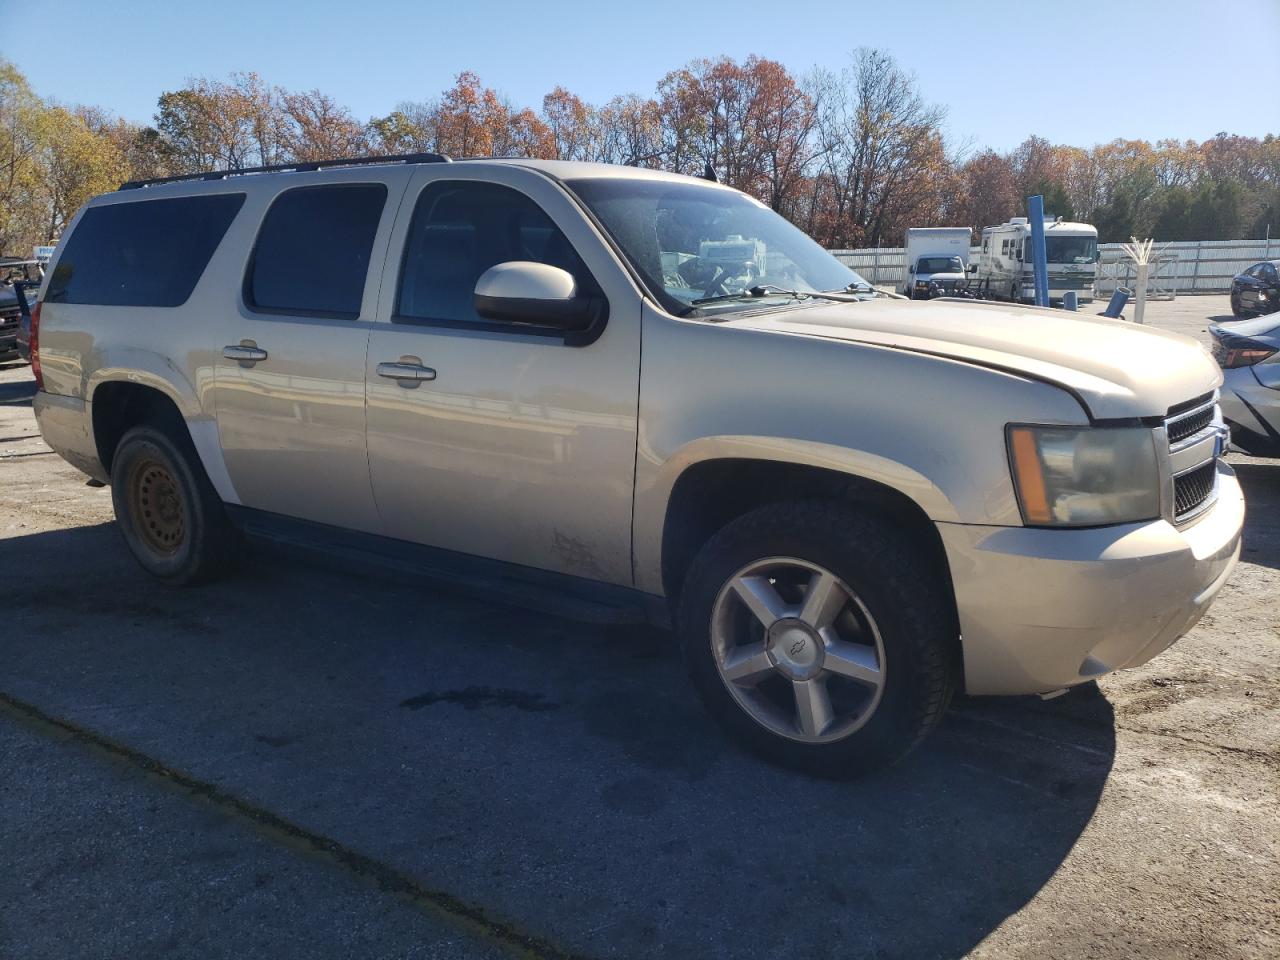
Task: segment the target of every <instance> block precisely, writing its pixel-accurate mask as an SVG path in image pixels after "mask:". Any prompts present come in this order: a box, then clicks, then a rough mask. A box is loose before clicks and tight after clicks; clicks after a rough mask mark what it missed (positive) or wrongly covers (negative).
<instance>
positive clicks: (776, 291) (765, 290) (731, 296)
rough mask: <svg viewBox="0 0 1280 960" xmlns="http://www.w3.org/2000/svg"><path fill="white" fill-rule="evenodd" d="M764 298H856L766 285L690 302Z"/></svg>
mask: <svg viewBox="0 0 1280 960" xmlns="http://www.w3.org/2000/svg"><path fill="white" fill-rule="evenodd" d="M763 297H790V298H791V299H793V300H808V299H809V298H810V297H819V298H821V299H823V300H834V301H836V302H837V303H854V302H856V299H857V298H856V297H852V296H848V295H847V293H844V292H841V293H835V292H832V293H824V292H822V291H819V290H786V289H784V288H782V287H775V286H774V285H773V284H765V285H764V286H755V287H749V288H748V289H746V290H743V291H741V292H740V293H722V294H720V295H719V296H716V297H700V298H699V299H697V300H691V301H689V302H690V303H692V304H693V305H694V306H695V307H700V306H702V305H704V304H707V303H726V302H728V301H730V300H759V299H761V298H763Z"/></svg>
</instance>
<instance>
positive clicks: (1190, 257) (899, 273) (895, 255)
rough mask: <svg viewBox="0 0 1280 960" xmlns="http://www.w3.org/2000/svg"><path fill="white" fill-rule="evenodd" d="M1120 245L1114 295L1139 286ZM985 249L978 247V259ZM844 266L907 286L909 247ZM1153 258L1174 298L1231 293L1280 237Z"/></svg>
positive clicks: (880, 250)
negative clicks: (1118, 290) (1237, 279)
mask: <svg viewBox="0 0 1280 960" xmlns="http://www.w3.org/2000/svg"><path fill="white" fill-rule="evenodd" d="M1120 247H1121V245H1120V244H1118V243H1102V244H1099V245H1098V253H1099V263H1098V293H1099V295H1103V296H1105V295H1109V294H1111V292H1112V291H1114V290H1115V288H1116V286H1117V284H1120V285H1123V286H1127V287H1132V286H1133V264H1132V263H1130V262H1129V261H1128V260H1126V259H1125V257H1124V254H1123V253H1121V252H1120ZM979 250H980V248H979V247H972V248H971V249H970V251H969V254H970V256H971V257H977V255H978V253H979ZM831 253H832V254H833V255H834V256H835V258H836V259H837V260H839V261H841V262H842V263H845V264H848V265H849V266H850V267H852V268H853V269H854V270H856V271H858V273H860V274H861V275H862V276H863V277H865V278H866V279H867V280H869V281H871V282H872V283H874V284H877V285H884V286H890V285H892V286H901V285H902V279H903V276H904V275H905V273H906V269H907V267H906V262H905V256H906V250H905V249H904V248H903V247H868V248H865V249H862V250H832V251H831ZM1152 255H1153V257H1154V258H1155V259H1157V260H1158V261H1159V265H1158V267H1157V269H1155V270H1153V272H1152V280H1153V283H1154V285H1156V286H1158V287H1159V288H1160V290H1161V291H1164V292H1167V293H1169V294H1172V295H1177V294H1179V293H1184V294H1185V293H1225V292H1226V291H1227V290H1228V289H1230V287H1231V278H1232V277H1234V276H1235V275H1236V274H1237V273H1239V272H1240V271H1241V270H1244V269H1246V268H1248V267H1250V266H1252V265H1253V264H1255V263H1257V262H1258V261H1259V260H1273V259H1275V258H1277V257H1280V239H1273V240H1203V241H1200V240H1181V241H1176V242H1174V243H1161V242H1160V241H1158V240H1157V241H1156V244H1155V247H1154V248H1152Z"/></svg>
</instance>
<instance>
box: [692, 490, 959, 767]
mask: <svg viewBox="0 0 1280 960" xmlns="http://www.w3.org/2000/svg"><path fill="white" fill-rule="evenodd" d="M679 625H680V632H681V639H682V642H683V648H684V656H685V662H686V666H687V667H688V670H689V673H690V676H691V677H692V679H693V683H694V686H695V687H696V688H697V690H698V693H699V695H700V696H701V697H702V699H703V702H704V703H705V704H706V706H707V708H708V710H709V711H710V712H711V714H712V715H713V716H714V717H715V718H716V719H717V720H718V721H719V722H720V723H721V724H722V725H723V726H724V727H725V729H726V730H727V731H728V732H729V733H730V735H732V736H733V737H734V738H735V739H737V740H738V741H739V742H741V743H742V744H744V745H745V746H746V747H748V748H749V749H751V750H753V751H754V752H756V753H758V754H760V755H761V756H763V757H765V758H766V759H768V760H770V761H772V762H774V763H778V764H781V765H783V766H787V767H791V768H793V769H797V770H802V771H804V772H806V773H809V774H811V775H814V776H819V777H828V778H848V777H854V776H859V775H862V774H865V773H868V772H870V771H872V770H876V769H880V768H882V767H885V766H888V765H889V764H891V763H893V762H894V761H896V760H898V759H899V758H900V757H902V756H903V755H904V754H906V753H907V752H908V751H909V750H910V749H911V748H912V747H914V746H915V745H916V744H917V743H919V742H920V741H921V740H922V739H923V738H924V736H925V735H926V734H927V733H928V732H929V731H930V730H932V729H933V727H934V726H935V725H936V724H937V722H938V721H939V719H940V718H941V717H942V715H943V713H944V712H945V710H946V708H947V705H948V703H949V702H950V699H951V696H952V693H953V691H954V688H955V685H956V682H957V678H958V676H959V656H958V650H959V647H958V631H957V629H956V627H955V623H954V614H953V613H952V612H951V605H950V602H949V598H948V597H947V595H946V592H945V590H944V589H943V585H942V583H941V582H940V577H939V576H938V574H937V573H936V572H935V571H934V570H933V569H932V567H931V565H930V564H928V563H927V562H926V561H925V559H924V556H923V554H922V552H921V551H920V550H919V549H918V548H916V547H915V546H913V545H912V544H911V541H910V539H909V538H907V537H904V536H903V533H902V531H900V530H895V529H894V528H892V527H890V526H889V525H887V524H885V523H883V522H881V521H879V520H877V519H875V518H873V517H870V516H867V515H864V514H863V513H860V512H858V511H857V510H854V509H853V508H851V507H849V506H847V505H845V504H841V503H836V502H827V501H798V502H793V503H784V504H771V505H768V506H764V507H760V508H758V509H756V510H754V511H752V512H751V513H748V514H746V515H744V516H742V517H740V518H738V519H737V520H734V521H732V522H731V523H729V524H728V525H727V526H725V527H724V528H723V529H722V530H721V531H720V532H719V533H717V534H716V535H715V536H713V537H712V538H711V539H710V540H709V541H708V542H707V544H706V545H705V546H704V547H703V548H702V550H701V551H700V552H699V554H698V556H697V557H696V558H695V560H694V562H693V564H692V566H691V567H690V570H689V574H688V576H687V578H686V581H685V587H684V592H683V594H682V599H681V604H680V615H679Z"/></svg>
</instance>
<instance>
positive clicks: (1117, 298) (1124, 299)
mask: <svg viewBox="0 0 1280 960" xmlns="http://www.w3.org/2000/svg"><path fill="white" fill-rule="evenodd" d="M1131 296H1133V291H1132V290H1130V289H1129V288H1128V287H1116V292H1115V293H1113V294H1112V295H1111V302H1110V303H1108V304H1107V309H1105V310H1103V311H1102V315H1103V316H1104V317H1110V318H1111V319H1113V320H1115V319H1118V318H1119V316H1120V314H1122V313H1124V305H1125V304H1126V303H1128V302H1129V298H1130V297H1131Z"/></svg>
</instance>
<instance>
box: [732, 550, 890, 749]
mask: <svg viewBox="0 0 1280 960" xmlns="http://www.w3.org/2000/svg"><path fill="white" fill-rule="evenodd" d="M711 645H712V652H713V653H714V655H715V661H716V668H717V669H718V670H719V671H720V678H721V679H722V680H723V681H724V684H725V686H726V687H727V688H728V690H729V692H730V694H731V695H732V696H733V698H734V699H735V700H736V701H737V702H738V705H739V706H741V707H742V709H743V710H745V711H746V712H747V713H748V714H749V715H750V716H751V718H752V719H753V720H755V721H756V722H757V723H759V724H760V725H761V726H763V727H765V728H766V729H768V730H770V731H771V732H773V733H776V734H779V735H780V736H784V737H788V738H790V739H792V740H799V741H802V742H805V743H827V742H830V741H833V740H840V739H842V738H844V737H847V736H848V735H849V734H851V733H853V732H854V731H855V730H857V729H858V728H859V727H861V726H862V725H863V724H865V723H866V722H867V721H868V720H869V719H870V718H871V715H872V714H873V713H875V710H876V706H877V705H878V704H879V703H880V697H881V694H882V693H883V692H884V680H885V657H884V643H883V641H882V640H881V638H880V630H879V628H878V627H877V626H876V622H875V619H874V618H873V617H872V616H871V613H870V611H868V610H867V607H866V605H865V604H863V602H862V601H861V600H860V599H859V598H858V596H857V595H856V594H855V593H854V592H853V591H852V590H850V589H849V587H848V586H847V585H846V584H845V583H844V582H843V581H841V580H840V579H839V578H838V577H837V576H836V575H835V574H833V573H831V571H829V570H825V569H823V568H822V567H820V566H818V565H817V564H814V563H810V562H808V561H807V560H799V559H796V558H794V557H770V558H768V559H765V560H758V561H756V562H754V563H752V564H749V565H748V566H746V567H743V568H742V569H741V570H739V571H738V572H737V573H736V574H734V575H733V576H732V577H730V578H729V580H728V582H727V583H725V585H724V586H723V587H722V588H721V590H720V593H719V594H718V595H717V597H716V600H715V604H714V606H713V607H712V609H711Z"/></svg>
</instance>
